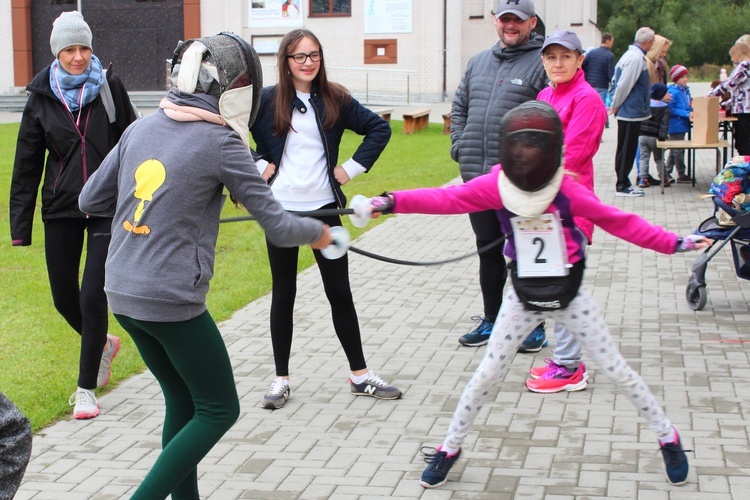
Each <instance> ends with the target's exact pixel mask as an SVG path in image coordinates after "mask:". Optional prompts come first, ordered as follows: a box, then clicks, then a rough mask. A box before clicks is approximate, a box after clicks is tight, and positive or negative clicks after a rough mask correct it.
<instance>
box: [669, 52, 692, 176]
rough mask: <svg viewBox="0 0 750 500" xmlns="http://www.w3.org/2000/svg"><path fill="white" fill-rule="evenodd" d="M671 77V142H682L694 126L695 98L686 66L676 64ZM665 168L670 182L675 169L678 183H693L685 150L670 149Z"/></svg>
mask: <svg viewBox="0 0 750 500" xmlns="http://www.w3.org/2000/svg"><path fill="white" fill-rule="evenodd" d="M669 77H670V78H671V79H672V82H674V83H672V84H671V85H670V86H669V87H668V88H667V92H669V94H670V95H671V96H672V100H671V101H669V114H670V117H669V140H670V141H682V140H684V139H685V134H686V133H688V132H689V131H690V127H691V125H692V124H691V123H690V115H691V113H692V112H693V105H692V102H693V98H692V97H691V96H690V89H689V88H688V86H687V82H688V70H687V68H686V67H685V66H682V65H680V64H676V65H674V66H673V67H672V70H671V71H670V72H669ZM665 167H666V174H667V176H668V179H669V180H670V182H671V181H672V169H673V168H676V169H677V182H680V183H682V182H691V181H690V177H688V175H687V173H686V170H685V150H684V149H670V150H669V156H668V157H667V163H666V164H665Z"/></svg>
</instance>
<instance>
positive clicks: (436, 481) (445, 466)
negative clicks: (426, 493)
mask: <svg viewBox="0 0 750 500" xmlns="http://www.w3.org/2000/svg"><path fill="white" fill-rule="evenodd" d="M426 450H434V452H433V453H429V452H428V451H426ZM420 451H421V452H422V454H423V455H424V461H425V462H427V463H428V464H429V465H427V468H426V469H425V470H424V472H422V477H420V478H419V484H421V485H422V487H424V488H437V487H439V486H442V485H444V484H445V483H446V482H447V481H448V473H449V472H450V470H451V467H453V464H455V463H456V462H457V461H458V459H459V457H460V456H461V449H460V448H459V450H458V452H456V454H455V455H452V456H450V457H449V456H448V453H446V452H444V451H443V450H441V449H439V448H432V447H430V446H423V447H422V448H421V449H420Z"/></svg>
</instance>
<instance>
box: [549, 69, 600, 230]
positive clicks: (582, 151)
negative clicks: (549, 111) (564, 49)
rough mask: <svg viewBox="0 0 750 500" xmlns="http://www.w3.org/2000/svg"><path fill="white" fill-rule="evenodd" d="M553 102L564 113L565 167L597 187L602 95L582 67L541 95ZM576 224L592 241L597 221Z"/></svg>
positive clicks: (586, 182) (581, 180) (553, 105)
mask: <svg viewBox="0 0 750 500" xmlns="http://www.w3.org/2000/svg"><path fill="white" fill-rule="evenodd" d="M537 99H538V100H540V101H544V102H547V103H549V104H550V105H551V106H552V107H553V108H555V111H557V114H558V115H559V116H560V121H561V122H562V126H563V131H564V133H565V170H567V171H569V172H574V173H575V174H576V175H577V179H575V180H576V181H577V182H578V183H579V184H581V185H583V186H585V187H587V188H589V189H590V190H591V191H593V190H594V155H596V153H597V151H599V144H601V142H602V134H603V133H604V125H605V124H606V123H607V108H606V107H605V106H604V102H603V101H602V98H601V97H599V94H598V93H597V91H596V90H594V88H593V87H592V86H591V85H589V83H588V82H587V81H586V78H585V77H584V74H583V70H581V69H579V70H578V71H577V72H576V74H575V76H574V77H573V79H572V80H570V81H569V82H567V83H558V84H557V86H556V87H553V86H552V85H551V84H550V86H548V87H547V88H545V89H544V90H542V91H541V92H539V95H538V96H537ZM576 224H577V225H578V227H579V228H581V231H583V234H585V235H586V237H587V238H588V239H589V242H591V240H592V237H593V234H594V224H593V223H591V222H590V221H588V220H586V219H576Z"/></svg>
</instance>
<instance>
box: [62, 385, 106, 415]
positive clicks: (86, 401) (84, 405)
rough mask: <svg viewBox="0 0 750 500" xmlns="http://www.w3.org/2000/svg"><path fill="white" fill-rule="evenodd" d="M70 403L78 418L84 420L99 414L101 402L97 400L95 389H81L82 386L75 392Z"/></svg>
mask: <svg viewBox="0 0 750 500" xmlns="http://www.w3.org/2000/svg"><path fill="white" fill-rule="evenodd" d="M68 404H69V405H71V406H73V405H75V408H73V418H75V419H77V420H83V419H87V418H94V417H95V416H97V415H99V404H98V403H97V402H96V396H94V391H89V390H88V389H81V388H80V387H79V388H78V390H77V391H76V392H74V393H73V394H72V395H71V396H70V399H69V400H68Z"/></svg>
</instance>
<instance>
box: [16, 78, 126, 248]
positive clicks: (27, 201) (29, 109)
mask: <svg viewBox="0 0 750 500" xmlns="http://www.w3.org/2000/svg"><path fill="white" fill-rule="evenodd" d="M49 72H50V68H49V67H47V68H45V69H44V70H42V71H41V72H39V74H37V75H36V76H35V77H34V79H33V80H32V81H31V83H29V85H28V86H27V87H26V90H27V92H28V93H29V98H28V100H27V101H26V107H25V108H24V111H23V116H22V118H21V127H20V129H19V131H18V140H17V142H16V158H15V162H14V164H13V179H12V181H11V188H10V234H11V239H12V240H13V244H14V245H24V246H25V245H31V232H32V225H33V221H34V210H35V208H36V199H37V192H38V191H39V184H40V183H42V220H43V221H46V220H50V219H59V218H68V217H74V218H82V217H86V215H85V214H83V213H82V212H81V211H80V210H79V209H78V195H79V194H80V192H81V189H82V188H83V185H84V184H85V183H86V181H87V180H88V178H89V177H90V176H91V174H92V173H94V172H95V171H96V169H98V168H99V164H101V162H102V160H103V159H104V157H105V156H107V153H109V151H110V150H111V149H112V148H113V147H114V146H115V144H117V141H119V140H120V136H121V135H122V133H123V132H124V131H125V129H126V128H127V127H128V125H130V123H132V122H133V121H135V119H136V116H135V112H134V111H133V107H132V105H131V103H130V98H129V97H128V94H127V91H126V90H125V86H124V85H123V84H122V81H120V79H119V78H117V77H116V76H114V75H113V74H112V72H111V70H110V71H107V82H108V83H109V87H110V89H111V91H112V99H113V100H114V102H115V108H116V117H117V120H116V121H115V123H113V124H110V123H109V117H108V116H107V112H106V109H105V107H104V104H103V103H102V98H101V96H97V97H96V99H94V100H93V101H92V102H90V103H89V104H87V105H86V106H84V107H83V109H81V112H80V116H79V126H78V130H76V125H75V121H74V117H73V116H71V114H70V112H69V111H68V109H67V108H66V107H65V105H64V104H63V103H62V102H60V100H59V99H58V98H57V97H56V96H55V94H54V93H53V92H52V88H51V87H50V84H49ZM84 143H85V146H84ZM45 155H47V162H46V166H45V161H44V157H45ZM42 176H43V177H44V178H43V179H42Z"/></svg>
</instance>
